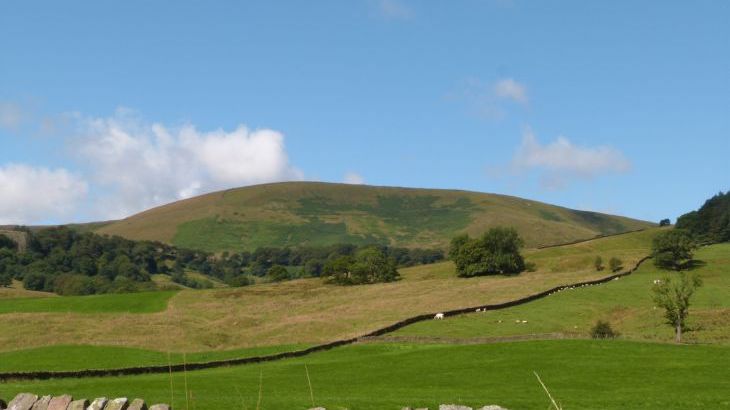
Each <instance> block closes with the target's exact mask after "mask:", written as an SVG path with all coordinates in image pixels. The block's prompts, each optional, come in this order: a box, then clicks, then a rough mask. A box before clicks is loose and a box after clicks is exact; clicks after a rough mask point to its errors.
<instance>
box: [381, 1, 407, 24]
mask: <svg viewBox="0 0 730 410" xmlns="http://www.w3.org/2000/svg"><path fill="white" fill-rule="evenodd" d="M377 7H378V11H379V12H380V15H381V16H383V17H385V18H388V19H402V20H406V19H410V18H411V17H413V10H412V9H411V8H410V7H408V6H407V5H405V4H404V3H403V2H402V1H400V0H379V1H378V2H377Z"/></svg>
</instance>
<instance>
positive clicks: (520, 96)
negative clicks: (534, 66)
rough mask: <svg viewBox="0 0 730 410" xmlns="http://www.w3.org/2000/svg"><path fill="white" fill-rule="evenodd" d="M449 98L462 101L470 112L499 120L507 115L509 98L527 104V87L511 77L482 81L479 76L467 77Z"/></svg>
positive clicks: (523, 104)
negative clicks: (506, 102)
mask: <svg viewBox="0 0 730 410" xmlns="http://www.w3.org/2000/svg"><path fill="white" fill-rule="evenodd" d="M447 98H448V99H449V100H456V101H463V102H464V103H466V106H467V108H468V109H469V111H471V113H472V114H474V115H476V116H478V117H481V118H484V119H489V120H500V119H503V118H505V117H506V116H507V113H508V110H507V108H508V104H505V102H504V100H511V101H514V102H517V103H519V104H521V105H522V106H523V107H526V106H527V105H528V104H529V101H530V99H529V97H528V93H527V87H526V86H525V85H524V84H522V83H519V82H517V81H515V80H514V79H512V78H504V79H500V80H497V81H494V82H484V81H482V80H480V79H479V78H474V77H472V78H467V79H466V80H465V81H464V83H463V84H462V86H461V87H460V88H459V89H457V90H456V91H454V92H452V93H449V94H448V95H447Z"/></svg>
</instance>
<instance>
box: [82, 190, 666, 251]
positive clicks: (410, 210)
mask: <svg viewBox="0 0 730 410" xmlns="http://www.w3.org/2000/svg"><path fill="white" fill-rule="evenodd" d="M496 225H508V226H514V227H515V228H517V230H518V231H519V232H520V234H521V235H522V237H523V238H524V239H525V241H526V244H527V246H530V247H536V246H541V245H549V244H555V243H563V242H568V241H573V240H578V239H587V238H592V237H595V236H597V235H605V234H613V233H620V232H625V231H632V230H637V229H642V228H646V227H649V226H652V225H653V224H651V223H649V222H645V221H639V220H635V219H630V218H625V217H620V216H612V215H607V214H601V213H596V212H588V211H578V210H572V209H567V208H563V207H559V206H554V205H549V204H544V203H541V202H536V201H531V200H526V199H521V198H517V197H512V196H506V195H498V194H487V193H478V192H468V191H458V190H438V189H415V188H396V187H375V186H366V185H347V184H332V183H320V182H285V183H274V184H264V185H256V186H250V187H244V188H238V189H230V190H226V191H220V192H214V193H210V194H206V195H202V196H198V197H195V198H190V199H186V200H182V201H178V202H174V203H171V204H168V205H164V206H160V207H157V208H153V209H150V210H148V211H145V212H142V213H140V214H137V215H133V216H131V217H129V218H126V219H123V220H120V221H116V222H113V223H109V224H106V225H102V226H100V227H99V228H98V229H97V230H96V231H97V232H98V233H101V234H110V235H120V236H123V237H126V238H129V239H137V240H157V241H162V242H166V243H171V244H174V245H177V246H182V247H187V248H194V249H202V250H207V251H214V252H219V251H225V250H233V251H240V250H253V249H255V248H257V247H261V246H277V247H283V246H298V245H312V246H322V245H330V244H335V243H352V244H366V243H378V244H387V245H392V246H403V247H423V248H427V247H440V248H445V247H446V246H447V245H448V242H449V240H450V239H451V238H452V237H453V236H454V235H456V234H459V233H462V232H467V233H469V234H471V235H478V234H480V233H482V232H484V231H485V230H486V229H488V228H489V227H492V226H496Z"/></svg>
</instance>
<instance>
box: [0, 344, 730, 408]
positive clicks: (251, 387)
mask: <svg viewBox="0 0 730 410" xmlns="http://www.w3.org/2000/svg"><path fill="white" fill-rule="evenodd" d="M305 364H306V365H307V367H308V370H309V375H310V379H311V385H312V391H313V395H314V401H315V404H316V405H320V406H323V407H326V408H328V409H353V410H388V409H399V408H401V407H402V406H413V407H428V408H431V409H433V408H437V407H438V405H439V404H442V403H454V402H456V403H462V404H466V405H470V406H473V407H474V408H477V407H478V406H479V407H481V406H483V405H486V404H495V403H496V404H500V405H502V406H504V407H507V408H510V409H546V408H548V405H549V402H548V401H547V398H546V397H545V395H544V393H543V392H542V390H541V388H540V386H539V385H538V383H537V381H536V380H535V377H534V375H533V373H532V372H533V371H537V372H538V373H539V374H540V376H541V377H542V379H543V380H544V381H545V383H546V384H547V385H548V386H549V388H550V390H551V392H552V394H553V395H555V397H556V398H557V399H558V400H559V401H560V402H561V403H562V405H563V406H564V408H566V409H602V410H610V409H639V408H640V409H661V410H664V409H703V410H704V409H722V408H727V407H728V406H730V397H729V396H728V394H727V392H728V391H730V378H728V377H727V369H728V368H729V367H730V348H728V347H727V346H676V345H670V344H657V343H636V342H623V341H590V340H567V341H566V340H564V341H534V342H519V343H499V344H488V345H470V346H463V345H451V346H447V345H400V344H365V345H355V346H348V347H345V348H339V349H335V350H331V351H328V352H323V353H318V354H315V355H312V356H308V357H305V358H301V359H293V360H284V361H280V362H271V363H265V364H261V365H248V366H236V367H229V368H220V369H213V370H206V371H195V372H187V374H183V373H176V374H174V375H173V376H172V384H173V389H172V390H171V389H170V383H171V379H170V376H169V375H167V374H160V375H145V376H134V377H110V378H89V379H66V380H47V381H37V382H9V383H5V384H3V385H2V394H3V396H4V397H12V396H13V395H14V394H16V393H18V392H25V391H31V392H34V393H38V394H62V393H71V394H73V395H74V396H75V397H99V396H106V397H109V396H111V397H120V396H123V397H128V396H129V395H130V394H133V395H135V396H139V397H144V398H145V399H146V400H147V401H148V402H168V403H169V402H171V401H172V404H173V408H178V409H185V408H190V409H197V410H206V409H211V410H212V409H245V408H248V409H256V408H257V401H258V400H257V398H258V392H259V380H261V381H262V384H261V392H262V400H261V405H260V407H259V408H260V409H261V410H281V409H306V408H310V407H312V401H311V399H310V391H309V387H308V383H307V376H306V373H305V368H304V365H305ZM259 378H261V379H259ZM185 386H187V390H188V391H187V392H189V393H190V394H189V397H192V401H191V402H189V403H186V401H185V393H186V391H185Z"/></svg>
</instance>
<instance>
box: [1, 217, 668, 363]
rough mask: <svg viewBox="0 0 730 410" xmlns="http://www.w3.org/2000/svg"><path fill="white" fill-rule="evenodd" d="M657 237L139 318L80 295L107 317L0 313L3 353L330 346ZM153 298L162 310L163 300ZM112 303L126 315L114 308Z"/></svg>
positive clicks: (196, 304) (183, 299)
mask: <svg viewBox="0 0 730 410" xmlns="http://www.w3.org/2000/svg"><path fill="white" fill-rule="evenodd" d="M658 231H659V230H658V229H651V230H648V231H643V232H636V233H631V234H626V235H619V236H613V237H608V238H602V239H596V240H593V241H589V242H585V243H581V244H575V245H568V246H565V247H561V248H550V249H542V250H532V251H530V252H529V253H528V254H527V259H528V261H535V263H536V266H537V269H536V271H535V272H524V273H522V274H520V275H518V276H491V277H481V278H471V279H464V278H457V277H456V275H455V272H454V267H453V265H452V264H451V263H450V262H445V263H439V264H433V265H425V266H415V267H411V268H407V269H402V270H401V275H402V276H403V279H402V280H400V281H398V282H394V283H383V284H375V285H363V286H346V287H343V286H336V285H329V284H325V283H323V282H322V281H321V280H319V279H302V280H294V281H289V282H283V283H267V284H258V285H253V286H248V287H244V288H235V289H211V290H205V291H193V290H181V291H179V292H178V293H176V294H175V295H174V296H172V297H171V298H170V299H169V302H167V308H166V309H164V310H162V311H158V312H154V313H152V312H150V313H134V314H130V313H122V312H126V310H123V309H125V306H126V305H127V303H126V302H124V300H125V298H135V297H139V298H140V299H144V300H147V301H148V302H150V303H151V302H153V301H152V300H149V297H147V296H144V295H139V294H132V295H99V296H94V297H80V298H78V300H79V301H83V300H87V299H86V298H89V299H88V300H90V301H103V300H105V299H106V298H109V299H110V301H109V303H107V304H106V305H104V306H107V308H105V309H103V311H104V312H106V313H93V312H90V311H89V310H88V309H83V310H78V309H72V308H71V307H68V308H63V307H61V308H58V309H55V308H54V309H46V310H44V311H42V312H38V310H36V312H38V313H30V312H28V310H26V312H19V313H5V314H0V326H2V327H3V328H8V329H15V330H17V332H23V334H24V335H25V337H24V338H23V339H19V338H17V337H15V336H14V335H15V334H16V333H0V346H1V347H0V350H14V349H21V348H29V347H40V346H48V345H54V344H78V343H80V341H83V343H84V344H94V345H117V346H127V347H138V348H146V349H155V350H159V349H161V348H163V347H164V349H171V350H172V351H174V352H183V351H187V352H194V351H198V352H200V351H208V350H230V349H237V348H244V347H255V346H271V345H285V344H316V343H322V342H329V341H333V340H337V339H341V338H347V337H353V336H358V335H362V334H365V333H367V332H369V331H372V330H375V329H377V328H380V327H383V326H386V325H389V324H392V323H395V322H397V321H399V320H402V319H404V318H406V317H410V316H415V315H418V314H423V313H430V312H437V311H442V310H449V309H456V308H462V307H468V306H475V305H479V304H486V303H498V302H505V301H509V300H512V299H516V298H519V297H523V296H526V295H529V294H532V293H536V292H539V291H542V290H545V289H549V288H552V287H554V286H558V285H563V284H567V283H575V282H579V281H583V280H587V279H596V278H599V277H603V276H605V275H608V274H609V273H607V272H605V271H603V272H596V271H595V270H594V269H592V263H593V258H594V257H595V255H596V254H601V255H602V256H603V257H604V259H608V258H609V257H611V256H617V257H620V258H622V259H623V260H624V261H625V263H626V265H627V266H630V265H632V264H634V263H635V262H636V261H637V260H638V259H640V258H641V257H642V256H645V255H647V254H648V253H649V247H650V243H651V238H652V236H653V235H654V234H655V233H656V232H658ZM565 261H568V262H569V268H566V269H565V270H556V269H555V267H556V266H560V265H561V264H562V263H568V262H565ZM161 294H162V293H161ZM116 298H120V299H116ZM52 299H54V300H56V299H59V300H61V302H45V301H41V302H37V303H38V304H42V305H44V306H45V305H46V304H48V303H62V301H63V300H64V299H67V298H65V297H64V298H52ZM111 299H114V300H111ZM74 300H75V299H74ZM166 300H167V299H165V301H166ZM154 302H155V303H154V306H155V307H159V304H158V303H163V302H164V301H163V300H158V301H154ZM7 303H8V304H10V305H12V303H13V301H12V300H11V299H7ZM23 303H30V302H23ZM95 303H96V302H95ZM115 307H119V309H120V310H121V311H119V310H117V311H116V313H115V312H114V311H110V309H111V308H115ZM28 309H30V308H28ZM99 309H100V310H99V312H101V311H102V310H101V307H99ZM156 310H157V309H156ZM89 329H94V331H93V332H89V331H88V330H89ZM117 329H134V331H123V332H119V331H116V330H117Z"/></svg>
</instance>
